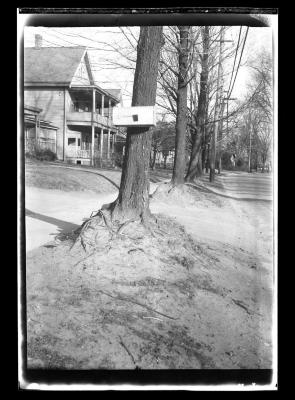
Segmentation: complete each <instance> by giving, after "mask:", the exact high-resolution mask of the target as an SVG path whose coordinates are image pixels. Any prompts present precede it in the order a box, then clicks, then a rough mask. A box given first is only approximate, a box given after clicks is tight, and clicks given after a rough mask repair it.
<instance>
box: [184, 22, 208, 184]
mask: <svg viewBox="0 0 295 400" xmlns="http://www.w3.org/2000/svg"><path fill="white" fill-rule="evenodd" d="M208 51H209V26H205V27H204V31H203V56H202V72H201V77H200V95H199V101H198V110H197V115H196V132H195V134H194V136H193V145H192V151H191V156H190V162H189V167H188V171H187V174H186V177H185V180H186V181H187V182H192V181H193V180H194V179H195V178H196V177H197V175H198V171H199V168H198V165H199V158H200V157H201V144H202V139H203V131H204V124H205V120H206V109H207V107H206V106H207V98H208V75H209V74H208Z"/></svg>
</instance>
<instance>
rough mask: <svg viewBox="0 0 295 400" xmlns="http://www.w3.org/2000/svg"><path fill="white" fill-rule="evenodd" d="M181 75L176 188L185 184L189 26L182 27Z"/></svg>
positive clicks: (177, 125) (177, 127)
mask: <svg viewBox="0 0 295 400" xmlns="http://www.w3.org/2000/svg"><path fill="white" fill-rule="evenodd" d="M179 33H180V40H179V41H180V50H179V73H178V88H177V102H176V103H177V116H176V137H175V159H174V167H173V175H172V184H173V185H174V186H177V185H181V184H183V183H184V173H185V164H186V160H185V152H186V126H187V77H186V75H187V68H188V33H189V27H188V26H180V27H179Z"/></svg>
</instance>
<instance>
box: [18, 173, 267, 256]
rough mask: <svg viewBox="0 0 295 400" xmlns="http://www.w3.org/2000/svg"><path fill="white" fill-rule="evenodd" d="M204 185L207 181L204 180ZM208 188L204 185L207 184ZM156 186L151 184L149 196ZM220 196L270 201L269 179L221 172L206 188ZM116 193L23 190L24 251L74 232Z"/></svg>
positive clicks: (261, 175)
mask: <svg viewBox="0 0 295 400" xmlns="http://www.w3.org/2000/svg"><path fill="white" fill-rule="evenodd" d="M203 179H204V180H206V182H208V178H207V177H204V178H203ZM207 185H208V183H207ZM156 187H157V183H151V192H153V191H154V190H155V189H156ZM207 187H208V188H209V190H212V191H214V192H216V193H218V194H220V195H221V196H226V197H231V198H237V199H243V200H247V199H248V200H271V199H272V176H271V175H270V174H261V173H260V174H256V173H253V174H247V173H243V172H225V173H222V175H220V176H216V182H215V183H214V184H209V185H208V186H207ZM116 196H117V192H113V193H110V194H108V195H103V196H100V195H97V194H94V193H85V192H63V191H60V190H49V189H39V188H33V187H27V188H26V197H25V207H26V250H27V251H30V250H32V249H34V248H36V247H39V246H41V245H43V244H45V243H47V242H50V241H52V240H54V238H55V236H56V235H58V234H61V233H67V232H70V231H71V230H73V229H75V228H77V227H78V226H79V225H81V223H83V221H84V220H85V218H88V217H90V215H91V213H92V212H93V211H96V210H98V209H99V208H100V207H101V206H102V205H103V204H105V203H109V202H111V201H113V200H115V198H116Z"/></svg>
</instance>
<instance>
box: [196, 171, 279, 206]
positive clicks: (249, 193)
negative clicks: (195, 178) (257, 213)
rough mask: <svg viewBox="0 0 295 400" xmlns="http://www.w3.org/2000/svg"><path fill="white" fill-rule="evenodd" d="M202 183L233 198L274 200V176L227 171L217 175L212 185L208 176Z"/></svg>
mask: <svg viewBox="0 0 295 400" xmlns="http://www.w3.org/2000/svg"><path fill="white" fill-rule="evenodd" d="M202 181H203V182H206V184H207V186H208V187H209V188H211V189H212V191H214V192H216V193H219V194H221V195H225V196H228V197H231V198H236V199H243V200H269V201H271V200H272V198H273V184H272V174H267V173H263V174H262V173H251V174H249V173H248V172H227V171H226V172H222V174H221V175H216V179H215V182H214V183H212V184H210V183H208V177H207V176H206V177H203V178H202Z"/></svg>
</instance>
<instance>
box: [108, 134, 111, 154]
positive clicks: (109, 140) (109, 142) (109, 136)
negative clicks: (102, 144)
mask: <svg viewBox="0 0 295 400" xmlns="http://www.w3.org/2000/svg"><path fill="white" fill-rule="evenodd" d="M110 145H111V130H110V129H108V160H109V159H110Z"/></svg>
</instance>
